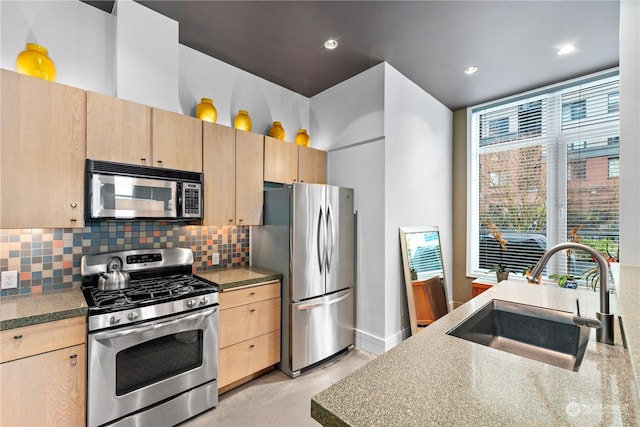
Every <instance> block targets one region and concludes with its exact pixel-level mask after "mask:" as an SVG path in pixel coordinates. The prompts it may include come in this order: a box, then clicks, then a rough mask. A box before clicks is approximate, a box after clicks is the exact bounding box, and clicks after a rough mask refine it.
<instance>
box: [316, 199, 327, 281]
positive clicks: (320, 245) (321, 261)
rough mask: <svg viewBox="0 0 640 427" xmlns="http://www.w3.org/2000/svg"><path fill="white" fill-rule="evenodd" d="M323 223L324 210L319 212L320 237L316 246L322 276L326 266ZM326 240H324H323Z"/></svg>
mask: <svg viewBox="0 0 640 427" xmlns="http://www.w3.org/2000/svg"><path fill="white" fill-rule="evenodd" d="M323 225H324V224H323V221H322V208H320V209H319V211H318V235H317V237H316V246H317V248H316V249H317V250H318V269H319V270H320V274H322V266H323V264H324V251H323V249H325V247H324V242H321V237H322V234H323V231H324V230H323V229H324V227H323ZM322 240H324V239H322Z"/></svg>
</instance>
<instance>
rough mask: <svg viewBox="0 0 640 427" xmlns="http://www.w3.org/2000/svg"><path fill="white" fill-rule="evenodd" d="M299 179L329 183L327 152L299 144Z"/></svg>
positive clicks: (316, 182)
mask: <svg viewBox="0 0 640 427" xmlns="http://www.w3.org/2000/svg"><path fill="white" fill-rule="evenodd" d="M298 180H299V181H300V182H309V183H315V184H326V183H327V152H326V151H322V150H316V149H315V148H311V147H303V146H298Z"/></svg>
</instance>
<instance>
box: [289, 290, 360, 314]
mask: <svg viewBox="0 0 640 427" xmlns="http://www.w3.org/2000/svg"><path fill="white" fill-rule="evenodd" d="M350 296H351V291H348V292H347V293H346V294H344V295H342V296H341V297H338V298H336V299H332V300H329V301H323V302H317V303H314V304H303V305H299V306H298V310H309V309H311V308H315V307H320V306H323V305H332V304H336V303H338V302H340V301H344V300H345V299H347V298H349V297H350Z"/></svg>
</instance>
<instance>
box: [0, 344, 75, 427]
mask: <svg viewBox="0 0 640 427" xmlns="http://www.w3.org/2000/svg"><path fill="white" fill-rule="evenodd" d="M85 372H86V350H85V345H84V344H81V345H76V346H73V347H67V348H64V349H61V350H56V351H52V352H49V353H43V354H40V355H38V356H32V357H27V358H24V359H18V360H15V361H13V362H7V363H3V364H0V380H1V382H2V397H1V398H0V399H1V401H0V406H1V408H2V410H1V411H0V412H1V418H0V424H1V425H3V426H16V425H23V426H41V425H50V426H51V425H55V426H84V421H85V383H86V379H85Z"/></svg>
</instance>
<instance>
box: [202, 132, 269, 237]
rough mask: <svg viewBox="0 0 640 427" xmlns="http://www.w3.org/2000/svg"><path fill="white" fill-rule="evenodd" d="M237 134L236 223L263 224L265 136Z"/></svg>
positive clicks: (248, 133) (247, 133) (245, 133)
mask: <svg viewBox="0 0 640 427" xmlns="http://www.w3.org/2000/svg"><path fill="white" fill-rule="evenodd" d="M235 131H236V224H237V225H260V224H262V203H263V200H264V196H263V191H264V181H263V176H264V137H263V136H262V135H257V134H255V133H251V132H245V131H243V130H238V129H236V130H235ZM205 179H206V178H205Z"/></svg>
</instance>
